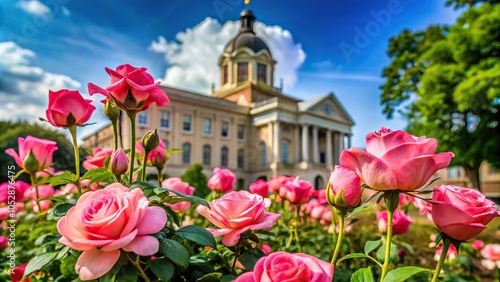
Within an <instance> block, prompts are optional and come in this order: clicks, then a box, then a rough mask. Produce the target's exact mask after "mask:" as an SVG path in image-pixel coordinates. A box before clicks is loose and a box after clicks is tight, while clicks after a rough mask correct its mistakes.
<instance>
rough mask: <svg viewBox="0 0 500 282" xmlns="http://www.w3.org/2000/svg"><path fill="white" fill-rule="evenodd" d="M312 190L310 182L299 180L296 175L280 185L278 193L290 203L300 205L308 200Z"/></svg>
mask: <svg viewBox="0 0 500 282" xmlns="http://www.w3.org/2000/svg"><path fill="white" fill-rule="evenodd" d="M311 192H312V185H311V183H309V182H307V181H305V180H301V179H300V178H299V177H298V176H297V177H295V178H293V179H292V180H288V181H287V182H285V183H283V184H282V185H281V188H280V190H279V194H280V196H281V197H282V198H285V199H286V200H288V201H289V202H290V203H291V204H292V205H302V204H305V203H307V201H309V198H310V197H311Z"/></svg>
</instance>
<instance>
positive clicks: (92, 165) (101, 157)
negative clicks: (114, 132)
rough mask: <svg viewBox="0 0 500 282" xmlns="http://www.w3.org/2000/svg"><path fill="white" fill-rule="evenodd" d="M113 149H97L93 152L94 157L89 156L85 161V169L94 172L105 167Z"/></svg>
mask: <svg viewBox="0 0 500 282" xmlns="http://www.w3.org/2000/svg"><path fill="white" fill-rule="evenodd" d="M111 154H113V149H103V148H95V149H94V150H92V156H87V157H86V158H85V160H84V161H83V168H85V169H86V170H93V169H96V168H101V167H104V165H105V162H106V159H107V158H108V157H111Z"/></svg>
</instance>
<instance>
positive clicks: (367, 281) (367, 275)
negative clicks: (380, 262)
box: [351, 267, 375, 282]
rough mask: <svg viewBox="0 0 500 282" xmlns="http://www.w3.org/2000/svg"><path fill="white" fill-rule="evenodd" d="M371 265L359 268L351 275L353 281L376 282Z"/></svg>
mask: <svg viewBox="0 0 500 282" xmlns="http://www.w3.org/2000/svg"><path fill="white" fill-rule="evenodd" d="M374 281H375V280H374V279H373V274H372V269H371V268H370V267H367V268H361V269H358V271H356V272H354V274H353V275H352V277H351V282H374Z"/></svg>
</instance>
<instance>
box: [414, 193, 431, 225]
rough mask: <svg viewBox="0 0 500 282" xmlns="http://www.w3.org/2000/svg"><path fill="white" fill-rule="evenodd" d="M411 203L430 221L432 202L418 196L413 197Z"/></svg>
mask: <svg viewBox="0 0 500 282" xmlns="http://www.w3.org/2000/svg"><path fill="white" fill-rule="evenodd" d="M413 205H414V206H415V207H416V208H417V209H418V212H419V213H420V214H421V215H426V216H427V218H428V219H429V220H430V221H432V214H431V212H432V204H431V203H429V202H427V201H424V200H422V199H419V198H414V200H413Z"/></svg>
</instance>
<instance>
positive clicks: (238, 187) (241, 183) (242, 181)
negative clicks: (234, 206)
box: [236, 178, 245, 191]
mask: <svg viewBox="0 0 500 282" xmlns="http://www.w3.org/2000/svg"><path fill="white" fill-rule="evenodd" d="M243 189H245V179H243V178H238V181H236V191H240V190H243Z"/></svg>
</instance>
